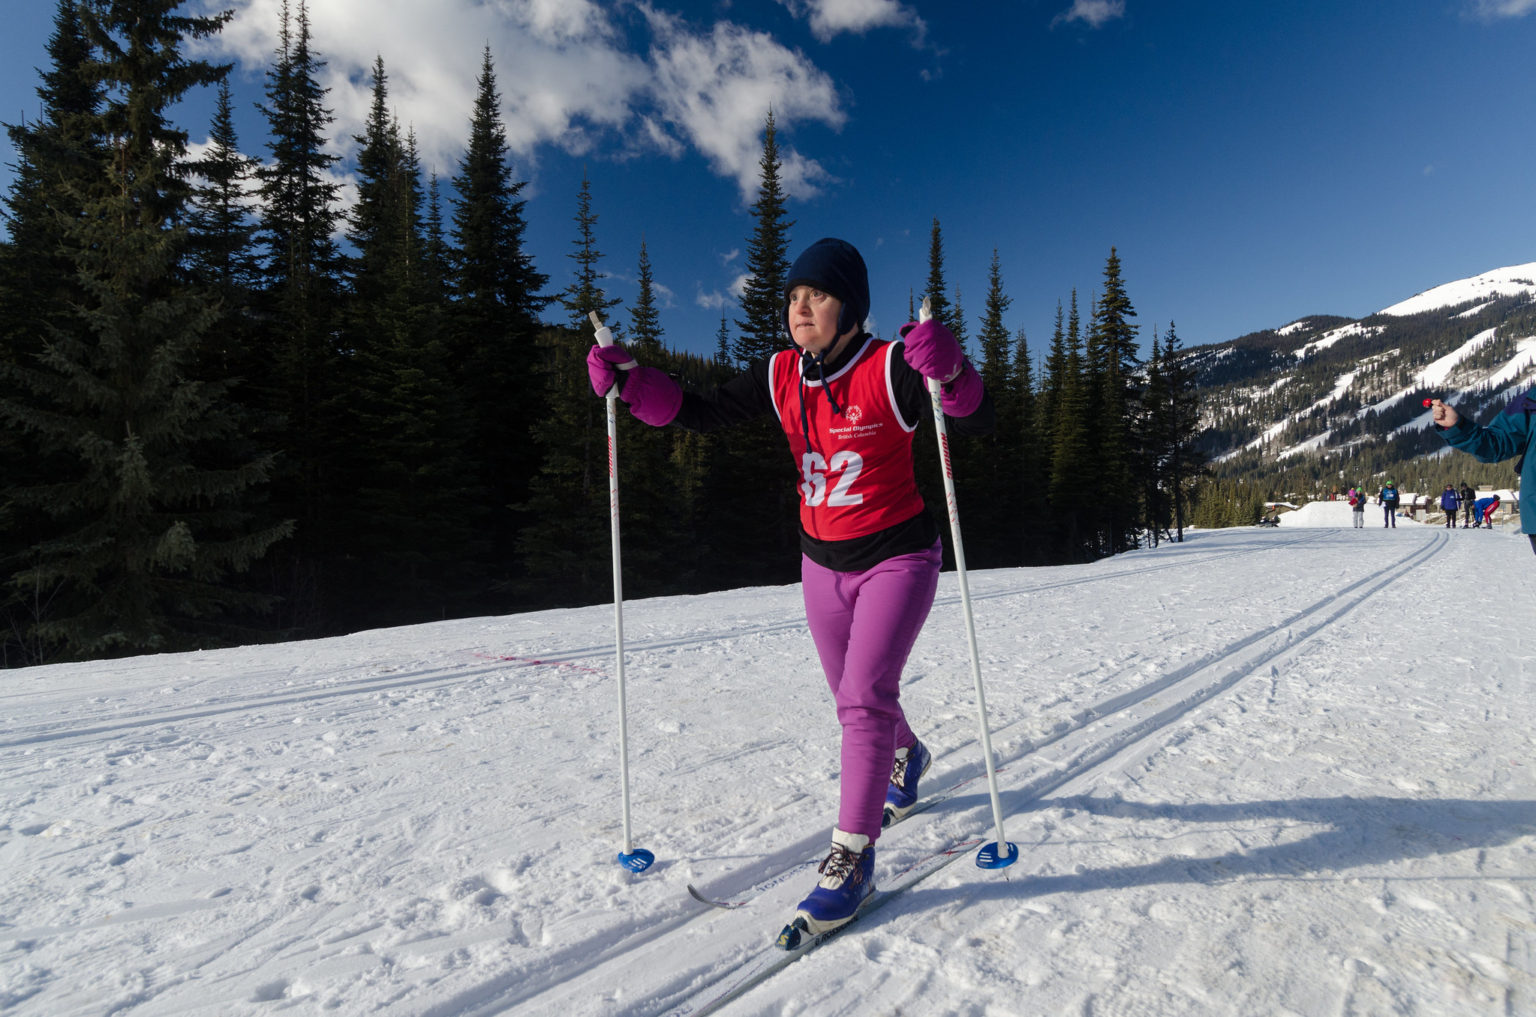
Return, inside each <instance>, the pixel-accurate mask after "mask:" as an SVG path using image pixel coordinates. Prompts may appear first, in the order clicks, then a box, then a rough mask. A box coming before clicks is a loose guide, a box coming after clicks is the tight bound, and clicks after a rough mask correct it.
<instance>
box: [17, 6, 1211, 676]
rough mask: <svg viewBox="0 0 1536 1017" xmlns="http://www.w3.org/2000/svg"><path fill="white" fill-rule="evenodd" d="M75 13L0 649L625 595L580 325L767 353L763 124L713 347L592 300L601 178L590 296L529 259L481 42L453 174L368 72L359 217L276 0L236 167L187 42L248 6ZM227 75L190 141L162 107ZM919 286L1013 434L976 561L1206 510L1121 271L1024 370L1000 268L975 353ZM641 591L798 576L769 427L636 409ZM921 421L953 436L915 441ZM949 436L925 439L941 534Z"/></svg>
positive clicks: (939, 278) (1055, 552) (24, 141)
mask: <svg viewBox="0 0 1536 1017" xmlns="http://www.w3.org/2000/svg"><path fill="white" fill-rule="evenodd" d="M180 6H181V5H180V3H179V2H177V0H118V2H111V3H108V2H104V0H60V2H59V3H58V7H57V12H56V14H55V19H54V31H53V34H52V35H51V37H50V39H49V42H48V50H47V68H46V70H45V71H43V73H42V79H41V82H40V85H39V87H38V90H37V91H38V96H39V97H40V99H41V110H40V113H39V115H38V116H37V118H36V119H35V120H32V121H28V122H23V123H18V124H12V125H8V126H7V131H8V134H9V137H10V140H11V142H12V144H13V146H14V149H15V153H16V162H15V163H14V166H15V169H16V176H15V179H14V181H13V183H12V185H11V188H10V190H9V192H8V193H7V194H6V195H5V215H6V220H7V224H8V227H9V237H8V239H7V240H6V241H5V242H4V243H3V244H0V330H3V331H0V468H3V470H4V478H5V480H4V485H3V490H0V578H3V580H4V586H3V587H0V626H3V629H0V663H3V664H4V665H6V666H18V665H24V664H32V663H38V662H44V661H51V660H62V659H83V658H93V657H103V656H112V655H120V654H128V653H140V652H149V651H161V650H175V649H184V648H193V647H202V646H212V645H219V644H226V643H230V642H237V641H257V640H270V639H279V638H298V637H309V636H317V635H324V634H331V633H337V632H344V631H351V630H355V629H358V628H364V627H372V626H379V625H389V624H400V623H409V622H417V621H424V620H431V619H437V618H444V617H455V616H468V615H474V614H485V613H502V612H507V611H513V610H526V609H531V608H543V607H553V606H561V605H574V604H583V603H595V602H600V601H602V600H604V599H606V598H608V597H611V595H612V594H611V587H610V583H611V574H610V567H609V551H608V524H609V512H608V491H607V479H606V478H607V461H608V460H607V449H606V436H605V427H604V421H603V413H604V405H603V401H602V400H600V399H598V398H596V397H594V396H593V394H592V392H591V390H590V387H589V383H588V381H587V372H586V368H585V363H584V360H585V355H586V352H587V349H588V348H589V346H590V345H591V342H592V332H591V326H590V324H588V322H587V319H588V315H589V313H591V312H596V313H597V314H599V315H600V316H601V317H602V318H603V320H604V321H605V322H606V323H607V324H609V325H610V326H611V327H613V328H614V330H615V332H616V333H617V334H618V335H619V337H620V338H621V339H622V340H623V341H625V342H626V343H627V344H628V345H629V346H630V347H631V349H632V350H633V352H634V353H635V355H636V356H637V358H639V359H640V360H641V361H642V362H647V363H652V364H656V365H658V366H662V367H664V368H666V369H667V370H669V371H671V372H673V373H674V374H676V375H677V376H678V377H679V378H680V379H681V380H682V381H683V383H684V384H686V385H691V386H708V385H713V384H717V383H719V382H720V381H721V380H723V379H725V378H727V377H730V376H731V375H732V374H734V373H735V372H737V371H739V370H741V369H742V368H743V367H744V365H745V364H746V363H747V362H748V361H749V360H751V359H753V358H756V357H759V356H763V355H766V354H768V353H770V352H772V351H773V350H776V349H779V348H781V347H782V344H783V343H784V341H785V340H784V338H783V332H782V327H781V325H780V314H781V300H782V291H783V285H784V281H785V278H786V275H787V272H788V267H789V262H790V230H791V228H792V226H793V222H792V221H790V220H789V219H788V217H787V214H786V211H785V201H784V194H783V192H782V189H781V187H780V183H779V178H778V172H779V159H778V154H777V147H776V140H775V129H774V122H773V118H772V116H771V115H769V116H768V117H767V120H766V123H765V131H764V145H763V155H762V160H761V168H762V182H761V187H760V191H759V197H758V201H757V202H756V204H754V205H753V208H752V213H753V225H754V228H753V233H752V235H751V236H750V237H749V238H748V243H747V247H748V270H749V276H748V284H747V287H746V292H745V294H744V297H743V299H742V302H741V306H740V316H739V317H738V318H736V319H734V320H728V319H727V318H722V320H721V324H720V330H719V333H718V335H717V337H716V338H717V343H716V350H715V353H714V355H713V356H712V357H710V358H703V357H697V356H692V355H687V354H682V353H677V352H673V351H671V350H669V349H668V348H667V345H666V343H665V341H664V330H663V326H662V322H661V317H660V314H659V313H658V310H657V306H656V302H655V299H654V290H653V281H652V275H651V266H650V262H649V259H648V256H647V252H646V248H645V245H644V243H643V242H642V243H641V244H640V245H639V252H638V274H639V293H638V296H637V298H636V299H635V300H634V302H633V305H632V306H630V307H628V308H620V307H619V305H618V301H617V300H616V299H615V298H612V297H610V296H609V295H608V294H607V293H605V292H604V290H603V288H602V279H603V277H602V275H601V274H600V272H599V269H598V266H599V264H600V262H601V261H602V258H603V255H602V253H601V251H600V250H599V241H598V221H599V217H598V215H597V213H596V211H595V210H594V199H593V193H592V187H591V184H590V181H588V180H587V179H585V178H584V179H583V180H582V181H581V183H580V187H579V190H578V191H577V194H576V214H575V216H574V227H575V228H574V238H573V244H572V253H571V255H570V258H571V267H570V270H569V273H570V278H571V281H570V283H569V284H568V285H566V286H564V287H560V288H552V287H551V284H550V275H549V274H548V272H547V270H546V269H541V267H540V266H537V265H536V264H535V263H534V260H533V258H532V257H531V256H530V255H529V253H528V252H527V251H526V250H525V247H524V229H525V219H524V212H525V202H524V199H523V198H522V197H521V192H522V189H523V186H524V184H523V183H522V182H519V181H517V180H515V179H513V175H512V171H511V168H510V167H511V160H510V154H509V150H508V143H507V139H506V136H505V134H504V132H503V128H502V127H501V124H500V121H499V119H498V115H497V111H498V108H499V106H500V96H499V93H498V90H497V82H496V73H495V68H494V65H493V61H492V59H491V54H490V52H489V50H488V49H487V51H486V52H485V53H484V54H483V57H482V61H481V64H480V72H479V78H478V90H477V95H476V100H475V103H474V107H473V109H472V110H471V111H470V132H469V137H468V140H467V144H466V147H465V150H464V152H463V155H462V157H461V158H460V159H459V160H458V164H457V172H456V173H455V174H454V175H453V176H452V178H451V179H450V180H448V181H442V180H439V179H438V178H437V177H436V176H434V175H428V174H424V172H423V169H422V166H421V163H420V160H419V157H418V154H417V150H416V145H415V140H414V137H413V135H412V132H411V130H410V129H409V127H408V126H406V125H402V124H401V123H400V122H399V121H398V119H397V118H396V117H395V115H394V114H393V112H392V110H391V107H390V103H389V77H388V74H387V72H386V67H385V64H384V62H383V60H382V58H381V59H379V60H378V61H377V62H376V64H375V67H374V71H373V95H372V97H373V102H372V107H371V110H370V114H369V117H368V119H367V122H366V124H365V126H364V129H363V132H362V133H361V134H360V135H358V136H356V137H355V138H354V139H353V140H354V141H355V149H356V151H357V155H356V158H355V164H354V165H352V166H350V167H349V168H350V170H351V171H352V174H353V176H354V178H355V180H356V183H357V196H356V200H355V202H353V203H352V205H351V206H350V207H349V208H343V206H342V204H341V202H340V200H339V194H338V190H337V187H336V184H335V183H334V180H335V179H336V172H337V170H338V168H339V167H338V158H337V156H336V155H335V154H334V149H333V147H332V145H331V144H330V141H331V140H332V139H330V137H329V136H328V134H327V132H328V130H329V128H330V127H331V125H332V123H333V116H332V113H331V111H330V110H329V109H328V108H327V106H326V97H325V91H324V89H323V88H321V87H320V85H319V84H318V81H319V72H320V71H321V69H322V68H323V66H324V64H323V59H322V56H321V55H320V53H319V52H318V51H317V49H316V47H315V45H314V40H313V38H312V37H311V34H310V25H309V20H308V16H307V11H306V8H305V6H304V4H303V3H302V2H300V3H299V4H298V5H297V7H296V9H290V7H289V6H288V4H286V3H285V5H284V8H283V12H282V19H281V30H280V35H279V38H278V40H277V46H276V49H275V54H274V60H273V64H272V66H271V67H270V68H269V69H268V71H267V74H266V81H265V91H264V102H263V103H262V104H261V112H262V113H263V115H264V117H265V120H266V125H267V131H268V135H267V138H266V140H265V150H266V155H265V158H263V159H261V160H259V161H258V160H256V159H254V158H251V157H247V156H245V155H243V154H242V151H243V150H242V146H241V142H240V139H239V138H238V137H237V136H236V132H235V128H234V118H233V115H232V110H231V99H230V93H229V89H228V86H227V83H226V82H225V75H226V73H227V70H228V69H227V68H224V67H219V66H215V65H213V64H210V63H208V62H205V61H201V60H196V59H191V58H189V57H188V56H187V52H186V51H187V48H188V43H189V42H190V41H191V40H197V39H203V38H206V37H208V36H211V35H213V34H215V33H217V32H218V31H219V30H220V29H221V27H222V26H223V24H224V22H225V21H226V20H227V18H228V15H227V14H225V15H216V16H206V17H201V16H199V17H193V16H185V15H182V14H179V13H178V12H177V9H178V7H180ZM204 87H210V88H216V89H218V104H217V107H216V112H215V115H214V118H213V121H212V123H211V125H210V134H209V136H210V141H211V145H210V147H209V149H208V150H207V152H206V154H204V155H203V156H202V157H201V158H199V159H196V160H193V159H191V158H189V156H188V145H187V142H188V137H187V134H186V132H185V131H184V130H182V129H180V128H178V127H177V126H176V125H175V124H174V123H173V122H172V121H171V119H170V115H169V111H170V110H171V109H172V108H173V107H174V106H175V104H176V103H177V102H178V101H179V100H180V99H181V98H182V97H183V96H184V95H186V94H187V93H188V92H189V91H190V90H192V89H195V88H204ZM926 293H927V294H928V296H929V297H930V298H931V300H932V302H933V305H934V308H935V311H936V313H937V314H938V315H939V316H940V317H941V319H943V320H945V321H947V322H948V323H949V324H950V325H951V327H952V328H954V330H955V331H956V332H957V333H959V334H961V336H962V339H964V340H966V341H967V343H968V346H969V348H971V350H972V352H973V357H974V358H975V360H976V362H977V365H978V367H979V369H980V370H981V372H982V374H983V377H984V378H985V380H986V383H987V386H988V388H989V390H990V391H991V392H992V394H993V398H994V400H995V402H996V406H997V411H998V428H997V430H996V432H995V433H994V434H993V435H991V436H989V437H987V438H985V439H979V440H972V441H968V442H964V443H959V444H958V445H957V447H956V449H955V455H954V460H955V472H956V475H957V479H958V484H959V490H960V495H959V501H960V505H961V506H962V510H963V511H962V516H963V521H964V524H965V536H966V551H967V559H968V563H969V564H970V565H972V566H973V567H995V566H1005V565H1016V564H1026V563H1029V564H1037V563H1052V562H1069V561H1084V560H1089V559H1092V558H1095V557H1099V556H1102V555H1108V554H1114V553H1117V552H1120V551H1124V550H1126V549H1129V548H1132V547H1135V546H1137V545H1138V544H1140V543H1142V542H1143V541H1146V540H1148V539H1151V540H1157V539H1160V538H1161V536H1162V535H1164V534H1169V535H1174V536H1177V535H1178V534H1179V532H1180V530H1181V529H1182V527H1183V526H1184V525H1186V524H1187V522H1188V511H1189V508H1188V506H1189V495H1190V491H1191V489H1192V487H1193V485H1194V484H1195V483H1196V480H1197V478H1198V476H1199V475H1200V471H1201V465H1202V464H1201V461H1200V460H1199V458H1198V456H1197V454H1196V453H1194V452H1193V451H1192V446H1191V440H1192V437H1193V435H1194V432H1195V428H1196V426H1197V413H1196V408H1195V400H1194V386H1193V379H1192V377H1191V375H1190V373H1189V370H1188V368H1187V366H1186V364H1185V363H1184V358H1183V356H1182V351H1181V349H1180V346H1179V342H1178V338H1177V335H1176V333H1175V330H1174V327H1173V325H1171V324H1170V325H1169V326H1168V327H1167V329H1166V331H1164V332H1162V333H1161V334H1160V335H1154V336H1153V337H1152V340H1151V342H1150V344H1149V347H1148V348H1149V356H1148V358H1147V360H1146V361H1145V362H1144V363H1143V362H1142V360H1141V359H1140V358H1139V356H1138V349H1139V339H1138V331H1139V329H1138V326H1137V325H1135V324H1134V322H1133V319H1134V318H1135V310H1134V307H1133V306H1132V303H1131V301H1130V299H1129V297H1128V295H1127V292H1126V287H1125V283H1124V280H1123V279H1122V276H1121V265H1120V261H1119V259H1118V256H1117V254H1116V253H1115V252H1114V251H1113V250H1112V251H1111V252H1110V255H1109V258H1108V260H1107V262H1106V264H1105V267H1104V273H1103V279H1102V282H1101V283H1100V288H1099V291H1098V294H1097V296H1096V298H1095V299H1094V300H1093V301H1092V303H1091V306H1090V310H1089V313H1088V316H1087V320H1086V321H1084V320H1082V319H1081V318H1080V315H1079V309H1078V304H1077V297H1076V294H1075V293H1074V294H1073V296H1072V298H1071V300H1070V303H1069V309H1068V310H1067V311H1066V312H1065V313H1064V312H1063V310H1062V309H1061V308H1060V307H1058V310H1057V323H1056V327H1055V330H1054V333H1053V335H1052V338H1051V342H1050V347H1049V353H1048V355H1047V356H1046V357H1045V359H1044V360H1043V362H1042V363H1040V364H1035V363H1033V362H1032V360H1031V357H1030V354H1029V350H1028V346H1027V344H1026V342H1025V338H1024V336H1023V335H1022V334H1018V335H1013V334H1010V332H1009V331H1008V329H1007V328H1006V326H1005V325H1004V322H1003V319H1004V315H1005V313H1006V311H1007V309H1008V306H1009V299H1008V297H1007V296H1006V295H1005V291H1004V287H1003V283H1002V277H1001V269H1000V266H999V263H998V259H997V256H996V254H995V253H994V255H993V259H992V266H991V272H990V277H989V280H988V289H987V295H986V299H985V306H984V309H983V312H982V314H981V315H980V317H979V319H978V328H977V330H976V334H975V336H974V339H972V338H971V337H970V336H968V335H967V334H966V333H967V328H966V326H965V320H966V319H965V316H964V314H963V312H962V310H961V309H960V307H959V306H958V303H959V297H958V292H957V294H956V297H955V302H954V305H951V303H950V301H949V289H948V285H947V281H946V279H945V275H944V259H943V240H942V234H941V231H940V226H939V223H938V221H937V220H935V221H934V222H933V226H932V244H931V249H930V259H929V277H928V280H927V287H926ZM620 415H621V422H620V435H619V446H620V450H621V454H620V457H619V459H620V463H621V478H620V479H621V487H622V497H623V527H624V554H625V592H626V595H627V596H649V595H657V594H666V593H682V592H700V591H705V590H710V589H719V588H726V587H739V586H745V585H758V584H767V583H786V582H793V581H795V580H796V579H797V578H798V554H797V533H796V530H795V525H796V512H795V506H794V502H793V499H794V498H795V497H796V487H795V476H794V473H793V464H792V463H791V462H790V457H789V456H788V455H787V454H786V453H785V451H784V446H783V438H782V435H780V434H779V433H778V432H777V430H776V429H775V427H774V425H773V424H772V423H771V422H770V421H763V422H762V423H761V424H760V425H758V426H755V427H748V428H741V429H737V430H734V431H732V432H730V433H728V434H723V435H722V434H716V435H708V436H705V435H696V434H690V433H687V432H684V431H681V430H678V429H672V428H668V429H652V428H648V427H646V426H644V425H642V424H639V423H638V422H636V421H634V420H632V419H631V418H630V417H629V416H628V414H627V412H623V411H621V414H620ZM926 427H928V428H930V429H931V427H932V424H931V422H929V423H928V424H927V425H926ZM936 444H937V443H936V442H935V441H933V440H932V438H931V435H930V437H929V439H928V440H926V441H922V442H921V443H920V445H919V448H920V449H922V450H923V452H922V453H921V454H922V455H923V457H924V458H925V460H926V461H925V462H924V463H923V464H922V465H921V467H920V470H921V475H922V476H923V477H924V478H925V483H927V484H928V485H929V489H928V490H927V491H925V495H926V497H927V499H928V502H929V505H930V507H931V510H932V511H934V512H935V513H936V514H937V515H940V516H942V515H943V514H944V511H945V500H944V497H943V494H942V490H941V488H940V472H939V470H940V467H939V464H938V461H937V453H936V451H935V450H936Z"/></svg>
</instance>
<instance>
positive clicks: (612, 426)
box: [588, 311, 656, 872]
mask: <svg viewBox="0 0 1536 1017" xmlns="http://www.w3.org/2000/svg"><path fill="white" fill-rule="evenodd" d="M588 317H590V318H591V319H592V327H593V329H595V330H596V332H597V344H598V345H599V346H612V345H613V332H612V331H611V330H610V329H609V328H608V327H607V326H606V325H604V324H603V322H602V319H600V318H599V317H598V316H597V312H596V311H592V312H589V314H588ZM604 402H606V403H607V404H608V511H609V514H610V516H611V519H612V522H611V530H612V533H613V632H614V657H615V661H616V663H615V670H616V672H617V674H618V678H619V786H620V794H619V798H620V800H621V801H622V802H623V807H624V850H623V851H620V852H619V857H618V859H617V861H618V863H619V864H620V865H622V866H624V867H625V868H626V869H628V870H630V871H631V872H644V871H645V870H646V869H648V868H650V867H651V863H652V862H654V861H655V860H656V856H655V855H654V854H652V853H651V852H649V851H647V850H645V849H644V848H636V847H635V846H634V839H633V837H632V836H631V834H630V825H629V715H628V709H627V706H626V703H625V700H624V576H623V568H622V566H621V564H620V558H619V419H618V412H617V409H618V402H619V387H618V385H614V387H613V388H612V389H611V390H610V391H609V392H608V396H607V398H606V399H605V400H604Z"/></svg>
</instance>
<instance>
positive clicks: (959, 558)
mask: <svg viewBox="0 0 1536 1017" xmlns="http://www.w3.org/2000/svg"><path fill="white" fill-rule="evenodd" d="M917 316H918V320H919V321H927V320H928V319H930V318H932V317H933V305H932V303H931V302H930V300H929V298H928V297H924V298H923V306H922V309H921V310H920V311H918V312H917ZM927 382H928V398H929V401H930V402H932V403H933V424H934V427H935V428H937V429H938V432H939V461H940V462H941V463H942V464H943V467H944V498H945V500H946V501H947V502H948V503H949V533H950V537H951V539H952V540H953V542H954V545H955V572H956V574H957V575H958V576H959V578H960V606H961V608H962V610H963V612H964V614H965V637H966V642H967V645H968V647H969V649H970V654H971V677H972V678H973V679H974V680H975V682H976V711H977V717H978V719H979V721H980V724H981V751H982V755H983V756H985V758H986V762H987V789H988V791H989V792H990V793H991V796H992V822H993V823H994V824H995V825H996V827H997V841H996V843H993V844H988V845H986V846H984V847H983V848H982V849H981V851H979V852H978V853H977V855H976V864H977V865H979V866H980V867H981V868H983V869H1002V868H1006V867H1007V866H1009V865H1012V864H1013V863H1014V862H1015V861H1017V860H1018V858H1019V849H1018V846H1017V845H1015V844H1010V843H1009V842H1008V841H1007V840H1006V839H1005V838H1004V837H1003V803H1002V799H1001V798H1000V797H999V796H998V793H997V769H996V767H995V766H993V764H992V733H991V731H990V730H989V729H988V727H987V696H986V693H985V692H984V691H983V690H982V686H981V656H980V654H979V653H978V652H977V650H976V619H975V617H974V616H973V615H972V613H971V588H970V584H969V583H968V582H967V581H966V576H965V545H964V544H963V543H962V542H961V540H960V505H959V502H958V501H957V500H956V498H955V473H954V468H953V467H952V466H951V464H950V460H949V429H948V428H947V427H945V426H944V407H943V405H942V404H941V402H940V398H941V396H942V393H941V392H940V390H939V382H938V379H936V378H928V379H927Z"/></svg>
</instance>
